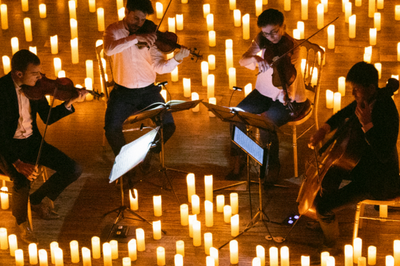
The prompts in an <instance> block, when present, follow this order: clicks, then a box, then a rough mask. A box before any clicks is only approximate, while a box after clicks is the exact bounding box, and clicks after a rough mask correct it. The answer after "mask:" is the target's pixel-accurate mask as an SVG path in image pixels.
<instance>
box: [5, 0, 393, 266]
mask: <svg viewBox="0 0 400 266" xmlns="http://www.w3.org/2000/svg"><path fill="white" fill-rule="evenodd" d="M38 2H39V3H42V2H43V3H46V4H47V11H48V13H47V18H46V19H40V18H39V14H38ZM96 2H97V7H103V8H104V9H105V24H106V25H108V24H110V23H112V22H114V21H116V20H117V8H116V1H110V0H109V1H106V0H97V1H96ZM161 2H162V3H163V5H164V8H165V7H166V6H167V1H166V0H162V1H161ZM396 2H397V1H395V0H389V1H388V0H387V1H385V2H384V9H383V10H381V9H380V10H379V12H381V14H382V30H381V31H380V32H379V33H378V39H377V45H376V46H374V47H373V55H372V62H373V63H377V62H380V63H382V78H381V80H380V86H384V84H385V81H386V80H387V79H388V78H389V77H390V76H391V75H399V74H400V65H399V64H398V62H397V50H396V49H397V48H396V47H397V43H398V42H399V41H400V38H399V37H398V36H399V35H398V34H397V33H398V32H400V22H399V21H395V19H394V18H395V14H394V10H395V4H396ZM1 3H2V4H7V6H8V24H9V29H7V30H0V38H1V39H0V40H1V41H0V48H1V55H2V56H3V55H7V56H9V57H11V55H12V53H11V46H10V39H11V38H12V37H15V36H16V37H18V38H19V47H20V48H21V49H22V48H28V47H29V46H36V47H37V53H38V55H39V57H40V58H41V60H42V70H43V72H44V73H46V75H47V76H48V77H49V78H55V76H54V70H53V58H54V57H60V58H61V60H62V69H63V70H65V71H66V74H67V77H69V78H71V79H72V80H73V81H74V83H75V84H83V82H84V78H85V77H86V75H85V73H86V70H85V60H93V62H94V65H95V67H94V69H95V71H94V75H95V80H94V87H95V89H100V80H99V73H98V71H97V69H98V68H97V59H96V54H95V42H96V41H97V40H98V39H101V38H102V32H99V31H98V30H97V17H96V14H95V13H90V12H89V9H88V1H80V0H79V1H78V8H77V21H78V36H79V63H78V64H72V63H71V52H70V50H71V49H70V46H69V40H70V28H69V15H68V4H67V1H61V0H60V1H57V0H47V1H44V0H41V1H34V0H31V1H29V11H28V12H22V11H21V3H20V2H19V1H15V0H3V1H1ZM204 3H209V4H210V6H211V13H213V14H214V20H215V24H214V25H215V26H214V27H215V30H216V34H217V46H216V47H209V46H208V37H207V36H208V35H207V28H206V22H205V19H204V18H203V13H202V5H203V4H204ZM291 4H292V7H291V11H287V12H284V14H285V16H286V19H287V31H288V32H289V33H290V34H291V33H292V30H293V29H295V28H296V27H297V21H299V20H301V12H300V10H301V8H300V6H301V3H300V1H298V0H293V1H291ZM316 4H317V2H316V1H314V2H309V4H308V5H309V13H308V19H307V20H303V21H304V22H305V37H308V36H310V35H311V34H313V33H314V32H315V31H316V30H317V27H316V25H317V14H316ZM271 7H273V8H278V9H280V10H283V1H282V0H279V1H272V0H271V1H270V3H269V4H267V5H264V9H266V8H271ZM237 8H239V9H240V10H241V11H242V14H245V13H249V14H250V24H251V36H252V37H254V36H255V35H256V34H257V32H258V29H257V27H256V16H255V7H254V2H253V1H241V0H238V1H237ZM353 13H354V14H356V15H357V38H355V39H349V38H348V24H347V23H345V16H344V13H343V12H342V7H341V1H329V7H328V13H325V23H327V22H329V21H331V20H333V19H334V18H336V17H337V16H339V19H338V20H337V22H335V27H336V39H335V41H336V46H335V48H334V49H327V50H326V51H327V52H326V64H325V66H324V70H323V76H322V81H321V91H322V93H321V104H320V106H319V111H318V115H319V120H320V122H323V121H325V120H326V119H327V118H328V117H329V116H330V115H331V114H332V110H331V109H326V108H325V100H324V99H325V93H324V92H325V90H326V89H330V90H332V91H334V92H336V91H337V79H338V77H340V76H345V75H346V73H347V71H348V69H349V68H350V67H351V66H352V65H353V64H355V63H356V62H358V61H361V60H362V59H363V53H364V47H366V46H369V37H368V36H369V35H368V34H369V28H371V27H373V19H372V18H368V17H367V13H368V3H367V1H363V3H362V6H361V7H355V6H354V2H353ZM175 14H183V15H184V30H183V31H178V36H179V43H180V44H182V45H185V46H187V47H191V48H193V47H196V48H198V49H199V50H200V52H201V53H202V54H203V55H204V57H205V58H204V60H206V59H207V56H208V55H209V54H214V55H215V56H216V60H217V63H216V64H217V68H216V70H213V71H210V73H213V74H215V75H216V89H215V91H216V93H215V94H216V98H217V104H218V105H223V106H228V105H229V101H230V96H231V92H232V91H231V90H230V89H229V86H228V76H227V75H226V69H225V53H224V49H225V39H232V40H233V51H234V66H235V67H236V68H237V86H239V87H244V86H245V85H246V84H248V83H253V87H254V84H255V80H256V76H255V74H256V72H255V71H250V70H248V69H245V68H243V67H240V66H239V64H238V60H239V59H240V56H241V54H242V53H243V52H244V51H245V50H246V49H247V47H248V46H249V45H250V43H251V40H243V38H242V29H241V28H236V27H234V26H233V15H232V14H233V12H232V11H230V10H229V3H228V1H227V0H224V1H216V0H210V1H196V0H189V3H188V4H181V3H180V2H179V1H177V0H175V1H173V2H172V4H171V6H170V9H169V11H168V13H167V15H166V17H172V16H174V15H175ZM25 17H30V18H31V19H32V29H33V41H32V42H29V43H28V42H26V41H25V36H24V27H23V18H25ZM150 18H151V19H154V21H155V22H156V23H158V22H159V20H158V19H156V18H155V17H154V16H151V17H150ZM166 29H167V21H164V22H163V24H162V26H161V27H160V30H162V31H163V30H166ZM55 34H57V35H58V38H59V54H57V55H52V54H51V53H50V43H49V40H50V36H53V35H55ZM311 41H312V42H316V43H318V44H320V45H321V46H324V47H326V46H327V32H326V30H324V31H322V32H320V33H319V34H317V35H316V36H315V37H313V38H312V39H311ZM0 68H1V67H0ZM0 73H2V71H0ZM182 78H191V84H192V91H193V92H198V93H199V94H200V98H201V99H205V100H206V97H207V94H206V87H203V86H201V72H200V61H198V62H195V61H190V60H188V59H186V60H185V62H184V63H183V64H181V65H180V66H179V81H178V82H171V78H170V75H169V74H168V75H167V74H166V75H159V76H158V78H157V81H160V82H161V81H168V82H169V84H168V85H167V87H168V90H169V91H170V94H171V96H172V99H180V100H189V99H188V98H185V97H183V89H182ZM0 89H1V88H0ZM242 99H243V94H241V93H239V92H236V93H235V94H234V96H233V98H232V102H231V104H230V105H231V106H235V105H236V104H238V103H239V102H240V101H241V100H242ZM351 101H352V96H351V92H350V91H349V90H347V91H346V96H345V97H343V98H342V106H344V105H345V104H347V103H349V102H351ZM395 101H396V104H397V105H399V104H400V102H399V98H398V96H396V97H395ZM75 108H76V112H75V113H74V114H73V115H71V116H68V117H66V118H64V119H63V120H62V121H60V122H58V123H56V124H54V125H52V126H51V127H50V128H49V130H48V135H47V136H46V140H47V141H48V142H49V143H51V144H53V145H54V146H56V147H58V148H59V149H61V150H63V151H65V152H66V153H67V154H68V155H69V156H71V157H72V158H74V159H75V160H76V161H78V162H79V163H81V164H82V165H83V166H84V173H83V175H82V176H81V178H80V179H79V180H78V181H76V182H75V183H74V184H72V185H71V186H69V187H68V188H67V189H66V190H65V191H64V192H63V193H62V194H61V196H60V197H59V198H58V199H57V200H56V201H55V206H56V210H57V211H58V213H59V214H60V216H61V219H60V220H57V221H42V220H40V219H38V217H36V216H34V217H33V218H34V219H33V226H34V231H35V233H36V234H37V237H38V238H39V241H40V244H39V248H42V249H46V250H47V251H49V244H50V243H51V242H52V241H57V242H58V243H59V246H60V247H61V248H62V249H63V251H64V265H82V262H80V264H72V263H71V260H70V252H69V242H70V241H71V240H77V241H78V242H79V245H80V247H83V246H86V247H90V246H91V244H90V239H91V237H93V236H100V237H101V238H102V242H103V241H106V237H107V233H108V230H109V229H110V226H111V225H112V224H113V223H114V221H115V219H116V213H111V214H109V215H107V216H104V214H105V213H106V212H108V211H111V210H113V209H115V208H118V207H119V206H120V205H121V199H120V192H119V187H117V186H115V184H114V183H112V184H109V182H108V177H109V174H110V171H111V168H112V165H113V162H114V155H113V153H112V152H111V149H110V147H109V146H108V145H106V146H105V147H103V134H104V133H103V126H104V112H105V102H104V101H86V102H82V103H77V104H76V105H75ZM174 118H175V121H176V126H177V129H176V132H175V134H174V135H173V137H172V138H171V139H170V141H169V142H168V143H167V144H166V145H165V166H166V167H168V170H167V171H166V174H167V176H168V178H169V179H171V180H172V187H173V189H174V191H175V192H176V194H177V197H178V198H179V201H180V203H186V202H187V190H186V180H185V176H186V174H185V173H182V172H176V171H172V170H170V169H169V168H170V167H171V168H173V169H179V170H181V171H184V172H193V173H195V175H196V190H197V193H198V195H199V196H200V198H201V199H202V200H203V199H204V188H203V187H204V181H203V180H204V179H203V178H204V175H206V174H212V175H213V176H214V189H217V188H221V187H223V186H226V185H228V184H232V183H235V182H229V181H225V180H224V177H225V175H226V174H227V173H228V172H229V170H230V167H231V163H230V157H229V148H230V137H229V124H227V123H226V122H222V121H221V120H219V119H217V118H210V117H209V114H208V110H207V109H206V108H205V106H203V105H200V111H199V112H197V113H194V112H192V111H190V110H187V111H182V112H177V113H175V114H174ZM312 123H313V121H312V119H311V120H310V121H308V122H307V123H306V124H305V125H303V126H301V128H302V129H304V128H307V127H308V126H309V125H311V124H312ZM42 128H43V127H42ZM283 132H286V133H288V132H290V129H289V128H288V127H282V132H281V133H280V134H279V136H280V142H281V143H280V147H281V150H280V160H281V164H282V170H281V176H282V180H281V184H282V185H286V186H287V188H269V189H268V190H267V191H264V193H263V206H264V212H265V214H266V215H267V216H268V219H269V221H270V222H268V223H267V226H268V228H266V227H265V226H264V225H263V223H262V222H260V223H257V225H256V226H255V227H254V228H251V229H250V230H248V231H247V232H245V233H244V234H243V235H242V236H240V237H239V238H238V242H239V257H240V258H239V265H251V261H252V259H253V258H254V257H255V256H256V246H257V245H262V246H263V247H264V248H265V249H266V250H267V252H266V253H267V265H268V259H269V257H268V249H269V248H270V247H272V246H277V247H281V246H284V245H286V246H288V247H289V250H290V260H291V265H300V256H301V255H317V253H316V250H317V248H318V246H319V245H320V244H321V241H322V233H321V232H320V231H318V230H310V229H308V228H306V225H307V223H308V222H310V221H311V220H310V219H308V218H306V217H304V218H302V219H301V220H300V221H299V223H298V224H297V225H296V227H295V228H294V229H293V231H292V232H291V234H290V235H289V236H288V237H287V239H286V241H285V242H284V243H274V242H273V241H268V240H266V239H265V236H266V235H268V234H269V232H270V233H271V234H272V235H273V236H276V237H285V236H286V234H287V233H288V232H289V230H290V226H288V225H285V224H284V223H283V221H284V220H285V219H286V218H287V217H288V216H289V215H293V214H295V213H296V209H297V206H296V196H297V193H298V190H299V184H300V182H301V181H300V178H297V179H296V178H293V153H292V146H291V145H292V144H291V136H290V135H285V134H283ZM311 132H313V130H311ZM311 132H309V133H307V134H306V135H305V136H303V137H302V138H301V139H300V140H299V142H298V146H299V171H300V174H302V173H303V172H304V168H305V166H304V165H305V161H306V160H307V159H308V158H309V157H310V156H311V155H312V153H311V151H310V150H309V149H308V148H307V147H306V146H307V145H306V144H307V140H308V139H309V136H310V134H311ZM137 136H138V134H137V133H135V132H134V133H127V138H128V139H129V140H133V139H135V138H136V137H137ZM151 169H152V172H151V173H150V174H147V175H144V174H142V173H141V172H140V171H137V172H136V176H135V177H134V180H135V181H137V183H136V184H135V188H136V189H137V190H138V193H139V210H138V211H137V213H138V214H139V215H141V216H142V217H144V218H145V219H147V221H149V222H152V221H155V220H159V219H160V220H161V223H162V228H163V229H164V230H165V231H166V234H165V235H163V236H162V239H161V240H153V238H152V227H151V225H149V224H148V223H147V222H143V221H140V220H132V219H131V218H133V216H132V215H130V214H128V213H126V215H125V219H123V220H122V221H121V222H120V223H119V224H121V225H126V226H128V228H129V229H130V230H129V232H128V238H125V239H119V258H118V259H116V260H114V261H113V265H122V257H126V256H128V252H127V244H126V243H127V241H128V240H129V239H130V238H132V237H135V228H139V227H141V228H143V229H144V230H145V234H146V251H144V252H139V253H138V259H137V261H136V262H133V263H132V265H156V248H157V247H158V246H163V247H164V248H165V250H166V265H173V264H174V263H173V256H174V254H175V243H176V241H177V240H183V241H185V258H184V265H196V266H197V265H200V266H201V265H206V255H205V252H204V245H202V246H200V247H194V246H193V244H192V239H191V238H190V237H189V235H188V227H184V226H181V225H180V219H179V203H178V200H177V199H176V198H175V196H174V193H173V191H172V190H167V189H160V188H159V186H157V185H161V186H164V188H166V187H168V186H165V183H166V179H165V176H164V175H163V174H162V173H160V172H158V170H159V169H160V161H159V160H158V159H157V158H153V160H152V168H151ZM132 175H133V174H132ZM132 175H131V176H132ZM252 178H254V179H255V180H256V179H257V176H256V174H255V173H254V172H253V173H252ZM140 180H142V182H140ZM243 180H245V178H244V176H243ZM149 182H152V183H153V184H151V183H149ZM8 185H9V186H11V185H12V184H8ZM39 185H40V182H36V183H35V184H34V188H36V187H38V186H39ZM125 192H127V191H125ZM231 192H237V193H238V194H239V214H240V230H241V231H242V230H244V229H245V228H246V225H247V224H248V223H249V222H250V221H251V217H252V216H253V215H255V213H256V212H257V210H258V206H259V200H258V186H257V185H252V186H251V192H250V196H249V190H247V189H246V187H245V186H244V185H241V186H236V187H234V188H231V189H223V190H220V191H216V192H214V196H215V195H217V194H223V195H225V198H226V200H227V203H229V194H230V193H231ZM153 195H162V204H163V215H162V216H161V217H160V218H158V217H155V216H154V214H153V207H152V196H153ZM250 199H251V202H250ZM125 203H126V204H128V197H127V194H125ZM354 210H355V207H351V208H347V209H344V210H342V211H340V212H338V216H339V221H340V227H341V238H340V243H341V244H343V245H344V244H351V241H352V233H353V220H354ZM367 212H368V213H370V214H376V211H375V210H374V209H373V208H370V209H367ZM389 215H391V216H392V217H397V218H399V216H400V213H399V212H398V210H392V209H390V211H389ZM0 216H1V219H0V227H6V228H7V230H8V233H9V234H11V233H16V228H15V225H14V218H13V216H12V215H11V211H10V210H1V211H0ZM198 219H199V220H200V221H201V222H202V224H203V226H202V233H205V232H211V233H213V243H214V246H215V247H220V246H222V245H223V244H225V243H226V242H228V241H229V240H231V238H232V237H231V235H230V226H229V225H228V224H225V223H224V222H223V216H222V214H221V213H217V212H214V226H213V227H211V228H206V227H205V226H204V208H203V206H202V212H201V214H200V215H199V216H198ZM267 229H268V230H267ZM399 234H400V229H399V227H398V226H397V225H396V224H395V223H391V222H386V223H382V222H376V221H369V222H366V223H365V227H363V229H362V230H360V237H361V238H362V239H363V254H364V255H366V254H367V247H368V246H369V245H375V246H377V254H378V263H377V265H384V261H385V256H386V255H392V254H393V240H395V239H399V238H400V236H399ZM19 245H20V248H22V249H23V251H24V254H25V264H26V265H28V264H29V260H28V256H27V254H28V249H27V245H25V244H22V243H19ZM219 257H220V261H219V265H230V260H229V248H228V246H226V247H223V248H222V249H221V250H220V253H219ZM14 264H15V262H14V258H13V257H11V256H10V255H9V252H8V250H0V265H14ZM50 265H51V264H50ZM92 265H103V261H102V260H99V259H97V260H93V261H92ZM336 265H343V256H342V255H340V256H337V257H336Z"/></svg>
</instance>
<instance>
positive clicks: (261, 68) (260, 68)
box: [254, 55, 271, 73]
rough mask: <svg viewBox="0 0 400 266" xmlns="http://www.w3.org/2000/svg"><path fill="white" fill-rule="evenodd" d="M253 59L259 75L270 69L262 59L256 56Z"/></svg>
mask: <svg viewBox="0 0 400 266" xmlns="http://www.w3.org/2000/svg"><path fill="white" fill-rule="evenodd" d="M254 58H255V60H256V61H257V64H258V71H259V73H263V72H266V71H267V70H268V69H270V68H271V67H270V66H269V64H268V62H267V61H266V60H264V58H262V57H260V56H258V55H256V56H255V57H254Z"/></svg>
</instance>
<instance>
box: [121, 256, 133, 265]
mask: <svg viewBox="0 0 400 266" xmlns="http://www.w3.org/2000/svg"><path fill="white" fill-rule="evenodd" d="M131 265H132V262H131V258H129V257H124V258H122V266H131Z"/></svg>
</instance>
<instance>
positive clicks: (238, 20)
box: [233, 9, 242, 27]
mask: <svg viewBox="0 0 400 266" xmlns="http://www.w3.org/2000/svg"><path fill="white" fill-rule="evenodd" d="M233 21H234V23H233V25H234V26H235V27H240V26H242V13H241V12H240V10H239V9H235V10H233Z"/></svg>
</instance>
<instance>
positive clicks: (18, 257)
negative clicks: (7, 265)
mask: <svg viewBox="0 0 400 266" xmlns="http://www.w3.org/2000/svg"><path fill="white" fill-rule="evenodd" d="M15 265H16V266H24V251H23V250H22V249H17V250H15Z"/></svg>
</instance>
